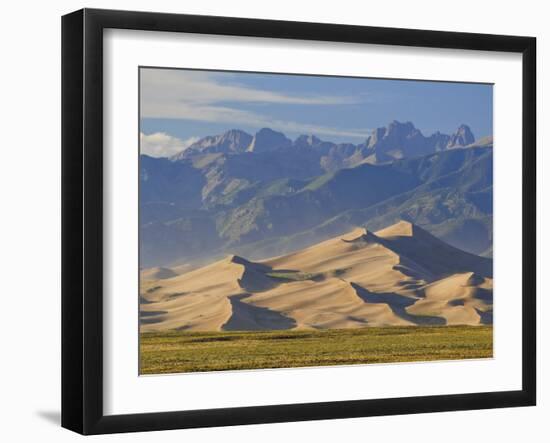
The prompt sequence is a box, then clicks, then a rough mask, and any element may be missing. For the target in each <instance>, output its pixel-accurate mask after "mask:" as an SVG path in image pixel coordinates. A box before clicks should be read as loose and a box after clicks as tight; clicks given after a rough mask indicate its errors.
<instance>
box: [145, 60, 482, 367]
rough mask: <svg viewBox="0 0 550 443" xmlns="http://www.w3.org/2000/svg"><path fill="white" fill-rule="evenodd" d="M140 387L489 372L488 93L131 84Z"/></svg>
mask: <svg viewBox="0 0 550 443" xmlns="http://www.w3.org/2000/svg"><path fill="white" fill-rule="evenodd" d="M139 101H140V103H139V105H140V106H139V107H140V111H139V126H140V132H139V169H140V170H139V250H140V257H139V260H140V263H139V279H140V285H139V286H140V291H139V292H140V293H139V309H140V324H139V334H140V362H139V364H140V374H143V375H145V374H167V373H182V372H205V371H223V370H241V369H267V368H297V367H318V366H333V365H351V364H371V363H396V362H413V361H416V362H418V361H434V360H460V359H479V358H491V357H492V355H493V260H492V255H493V239H492V232H493V137H492V135H493V86H492V84H482V83H460V82H443V81H424V80H407V79H382V78H357V77H337V76H317V75H298V74H279V73H252V72H234V71H207V70H191V69H172V68H163V67H141V68H139Z"/></svg>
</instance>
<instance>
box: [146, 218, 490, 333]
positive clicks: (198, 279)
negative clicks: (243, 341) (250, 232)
mask: <svg viewBox="0 0 550 443" xmlns="http://www.w3.org/2000/svg"><path fill="white" fill-rule="evenodd" d="M168 271H171V272H173V273H174V274H177V272H174V271H173V270H158V269H156V270H143V271H142V281H141V294H140V296H141V297H140V301H141V303H140V309H141V331H142V332H154V331H167V330H189V331H236V330H241V331H245V330H283V329H333V328H362V327H368V326H390V325H391V326H410V325H411V326H412V325H480V324H490V323H492V260H491V259H488V258H483V257H479V256H476V255H473V254H470V253H467V252H464V251H461V250H459V249H457V248H454V247H452V246H450V245H448V244H447V243H445V242H443V241H441V240H439V239H437V238H436V237H434V236H433V235H431V234H429V233H428V232H426V231H425V230H423V229H421V228H419V227H418V226H415V225H414V224H411V223H409V222H404V221H401V222H398V223H396V224H394V225H391V226H389V227H387V228H385V229H382V230H380V231H377V232H374V233H373V232H369V231H367V230H365V229H363V228H358V229H354V230H353V231H351V232H348V233H347V234H344V235H339V236H336V237H334V238H331V239H329V240H326V241H323V242H320V243H317V244H314V245H313V246H310V247H307V248H305V249H301V250H298V251H295V252H293V253H290V254H287V255H283V256H278V257H274V258H270V259H267V260H262V261H257V262H254V261H250V260H247V259H246V258H243V257H241V256H235V255H232V256H228V257H226V258H224V259H222V260H219V261H216V262H214V263H211V264H209V265H207V266H204V267H201V268H198V269H194V270H191V271H189V272H184V273H181V274H180V275H175V276H171V274H170V272H168ZM155 276H156V277H157V278H155Z"/></svg>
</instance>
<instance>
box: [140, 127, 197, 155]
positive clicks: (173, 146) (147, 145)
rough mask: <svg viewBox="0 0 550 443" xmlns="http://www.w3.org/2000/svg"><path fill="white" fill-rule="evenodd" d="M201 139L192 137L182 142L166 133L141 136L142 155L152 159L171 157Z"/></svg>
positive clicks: (141, 134)
mask: <svg viewBox="0 0 550 443" xmlns="http://www.w3.org/2000/svg"><path fill="white" fill-rule="evenodd" d="M198 140H199V137H190V138H188V139H186V140H182V139H180V138H177V137H173V136H171V135H169V134H166V133H164V132H155V133H153V134H144V133H143V132H142V133H140V134H139V141H140V153H141V154H147V155H150V156H151V157H170V156H172V155H174V154H177V153H178V152H181V151H183V150H184V149H186V148H188V147H189V146H191V145H192V144H193V143H195V142H196V141H198Z"/></svg>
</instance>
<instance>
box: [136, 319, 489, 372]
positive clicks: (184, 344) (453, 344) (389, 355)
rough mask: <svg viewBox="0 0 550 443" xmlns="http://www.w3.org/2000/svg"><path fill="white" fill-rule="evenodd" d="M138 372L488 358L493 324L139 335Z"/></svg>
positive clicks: (172, 332) (183, 332) (180, 332)
mask: <svg viewBox="0 0 550 443" xmlns="http://www.w3.org/2000/svg"><path fill="white" fill-rule="evenodd" d="M140 351H141V370H140V372H141V374H166V373H174V372H197V371H223V370H235V369H261V368H295V367H304V366H328V365H350V364H365V363H391V362H412V361H428V360H456V359H467V358H488V357H492V355H493V328H492V326H475V327H472V326H456V327H455V326H429V327H384V328H370V327H369V328H362V329H330V330H321V331H318V330H313V331H310V330H298V331H294V330H285V331H262V332H185V331H171V332H164V333H143V334H141V340H140Z"/></svg>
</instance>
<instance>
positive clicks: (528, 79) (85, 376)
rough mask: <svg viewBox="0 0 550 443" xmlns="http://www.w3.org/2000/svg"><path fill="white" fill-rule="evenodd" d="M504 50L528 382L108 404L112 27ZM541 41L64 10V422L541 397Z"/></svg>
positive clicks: (124, 427)
mask: <svg viewBox="0 0 550 443" xmlns="http://www.w3.org/2000/svg"><path fill="white" fill-rule="evenodd" d="M108 28H117V29H132V30H147V31H171V32H180V33H181V32H184V33H198V34H216V35H226V36H247V37H267V38H279V39H300V40H316V41H330V42H353V43H369V44H377V45H397V46H415V47H425V48H426V47H428V48H454V49H468V50H481V51H503V52H511V53H519V54H522V63H523V98H522V100H523V105H522V106H523V110H522V111H523V118H522V130H523V140H522V143H523V145H522V153H523V165H522V168H523V169H522V171H523V190H522V195H523V208H522V211H523V233H522V240H523V257H522V263H523V282H522V287H523V294H522V321H523V323H522V334H523V335H522V359H523V361H522V389H521V390H517V391H506V392H479V393H473V394H458V395H436V396H421V397H404V398H392V399H372V400H357V401H333V402H324V403H307V404H286V405H284V404H283V405H266V406H261V407H236V408H224V409H208V410H190V411H170V412H160V413H142V414H131V415H104V413H103V406H102V405H103V334H102V330H103V329H102V327H103V318H102V315H103V298H102V291H103V289H102V287H103V228H102V224H103V197H102V195H103V148H102V138H103V111H102V109H103V88H102V84H103V30H105V29H108ZM535 88H536V39H535V38H532V37H516V36H503V35H485V34H471V33H456V32H441V31H423V30H412V29H391V28H378V27H364V26H348V25H336V24H320V23H301V22H286V21H275V20H257V19H244V18H230V17H210V16H196V15H179V14H164V13H150V12H128V11H110V10H97V9H83V10H79V11H76V12H73V13H71V14H68V15H65V16H63V18H62V201H63V203H62V426H63V427H65V428H68V429H71V430H73V431H76V432H79V433H81V434H105V433H116V432H132V431H152V430H162V429H180V428H195V427H212V426H230V425H241V424H256V423H274V422H290V421H302V420H320V419H332V418H347V417H364V416H380V415H393V414H413V413H425V412H436V411H458V410H468V409H488V408H502V407H514V406H531V405H535V403H536V275H535V273H536V271H535V268H536V144H535V141H536V118H535V117H536V89H535Z"/></svg>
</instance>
